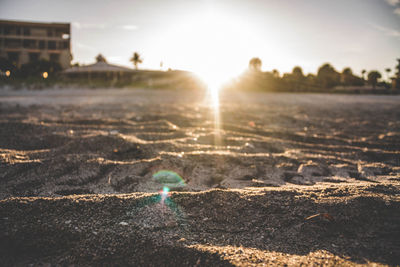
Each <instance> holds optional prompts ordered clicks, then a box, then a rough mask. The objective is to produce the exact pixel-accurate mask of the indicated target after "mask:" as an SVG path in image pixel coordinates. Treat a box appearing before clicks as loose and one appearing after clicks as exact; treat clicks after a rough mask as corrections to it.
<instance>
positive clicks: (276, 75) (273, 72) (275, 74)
mask: <svg viewBox="0 0 400 267" xmlns="http://www.w3.org/2000/svg"><path fill="white" fill-rule="evenodd" d="M272 75H273V76H274V78H279V77H280V74H279V71H278V70H277V69H273V70H272Z"/></svg>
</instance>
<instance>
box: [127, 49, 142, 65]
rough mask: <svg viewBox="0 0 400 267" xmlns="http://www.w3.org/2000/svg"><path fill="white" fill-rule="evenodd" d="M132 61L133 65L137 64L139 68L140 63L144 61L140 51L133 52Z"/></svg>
mask: <svg viewBox="0 0 400 267" xmlns="http://www.w3.org/2000/svg"><path fill="white" fill-rule="evenodd" d="M130 61H131V62H132V63H133V66H135V69H138V68H139V67H138V65H139V64H140V63H142V62H143V59H142V58H141V57H140V54H139V53H138V52H135V53H133V56H132V57H131V59H130Z"/></svg>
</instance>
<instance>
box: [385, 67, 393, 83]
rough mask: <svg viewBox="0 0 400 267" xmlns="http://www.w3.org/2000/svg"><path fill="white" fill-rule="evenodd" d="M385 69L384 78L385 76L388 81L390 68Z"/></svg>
mask: <svg viewBox="0 0 400 267" xmlns="http://www.w3.org/2000/svg"><path fill="white" fill-rule="evenodd" d="M385 71H386V76H387V77H386V78H387V80H388V82H389V83H390V72H391V71H392V69H391V68H386V69H385Z"/></svg>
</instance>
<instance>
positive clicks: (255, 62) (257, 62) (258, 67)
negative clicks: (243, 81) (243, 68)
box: [249, 57, 262, 71]
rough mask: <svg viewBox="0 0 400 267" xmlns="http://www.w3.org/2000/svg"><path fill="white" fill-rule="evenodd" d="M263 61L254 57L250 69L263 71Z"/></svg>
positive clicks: (250, 62)
mask: <svg viewBox="0 0 400 267" xmlns="http://www.w3.org/2000/svg"><path fill="white" fill-rule="evenodd" d="M261 66H262V61H261V59H259V58H258V57H253V58H252V59H250V61H249V69H250V70H251V71H261Z"/></svg>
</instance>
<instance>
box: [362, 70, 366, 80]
mask: <svg viewBox="0 0 400 267" xmlns="http://www.w3.org/2000/svg"><path fill="white" fill-rule="evenodd" d="M365 73H367V71H366V70H362V71H361V77H362V79H363V80H365Z"/></svg>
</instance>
